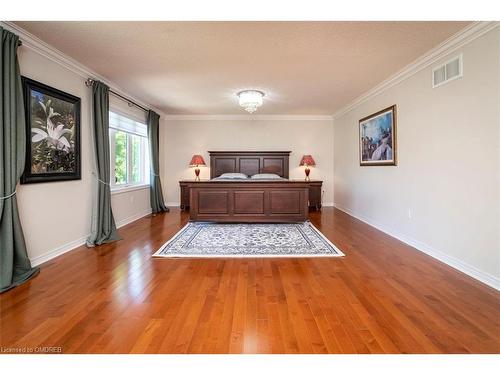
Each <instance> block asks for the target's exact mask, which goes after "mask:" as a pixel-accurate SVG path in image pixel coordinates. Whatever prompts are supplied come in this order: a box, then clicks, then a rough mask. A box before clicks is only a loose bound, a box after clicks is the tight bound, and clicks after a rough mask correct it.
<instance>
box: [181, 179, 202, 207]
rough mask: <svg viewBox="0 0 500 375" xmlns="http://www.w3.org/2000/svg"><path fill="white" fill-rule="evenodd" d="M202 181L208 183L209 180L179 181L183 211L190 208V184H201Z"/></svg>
mask: <svg viewBox="0 0 500 375" xmlns="http://www.w3.org/2000/svg"><path fill="white" fill-rule="evenodd" d="M201 181H208V180H200V181H196V180H181V181H179V186H180V188H181V210H186V209H188V208H189V187H188V183H190V184H191V183H193V182H201Z"/></svg>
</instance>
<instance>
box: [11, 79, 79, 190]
mask: <svg viewBox="0 0 500 375" xmlns="http://www.w3.org/2000/svg"><path fill="white" fill-rule="evenodd" d="M22 85H23V94H24V109H25V118H26V161H25V166H24V173H23V175H22V177H21V184H28V183H39V182H55V181H68V180H80V179H81V155H80V152H81V145H80V143H81V141H80V133H81V122H80V110H81V99H80V98H79V97H77V96H74V95H71V94H68V93H66V92H64V91H61V90H58V89H56V88H54V87H51V86H47V85H45V84H43V83H40V82H37V81H34V80H32V79H30V78H27V77H22ZM32 89H35V90H36V91H39V92H42V93H44V94H46V95H50V96H53V97H55V98H57V99H60V100H64V101H66V102H69V103H71V104H73V105H74V106H75V167H76V168H75V172H67V173H36V174H33V173H31V90H32Z"/></svg>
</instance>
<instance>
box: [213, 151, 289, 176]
mask: <svg viewBox="0 0 500 375" xmlns="http://www.w3.org/2000/svg"><path fill="white" fill-rule="evenodd" d="M290 152H291V151H208V153H209V154H210V178H211V179H212V178H215V177H219V176H220V175H221V174H223V173H244V174H246V175H249V176H251V175H254V174H257V173H275V174H277V175H279V176H280V177H283V178H288V169H289V166H288V158H289V156H290Z"/></svg>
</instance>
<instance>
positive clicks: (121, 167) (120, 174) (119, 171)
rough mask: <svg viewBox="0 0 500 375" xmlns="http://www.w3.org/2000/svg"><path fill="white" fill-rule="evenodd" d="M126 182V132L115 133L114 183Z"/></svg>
mask: <svg viewBox="0 0 500 375" xmlns="http://www.w3.org/2000/svg"><path fill="white" fill-rule="evenodd" d="M126 182H127V134H126V133H124V132H120V131H117V132H116V133H115V183H116V184H124V183H126Z"/></svg>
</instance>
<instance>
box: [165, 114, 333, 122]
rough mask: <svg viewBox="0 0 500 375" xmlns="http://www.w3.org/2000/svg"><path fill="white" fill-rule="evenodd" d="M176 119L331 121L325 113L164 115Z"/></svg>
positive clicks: (169, 118) (167, 118)
mask: <svg viewBox="0 0 500 375" xmlns="http://www.w3.org/2000/svg"><path fill="white" fill-rule="evenodd" d="M165 119H166V120H171V121H173V120H176V121H210V120H215V121H332V120H333V117H332V116H326V115H166V116H165Z"/></svg>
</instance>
